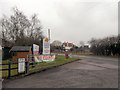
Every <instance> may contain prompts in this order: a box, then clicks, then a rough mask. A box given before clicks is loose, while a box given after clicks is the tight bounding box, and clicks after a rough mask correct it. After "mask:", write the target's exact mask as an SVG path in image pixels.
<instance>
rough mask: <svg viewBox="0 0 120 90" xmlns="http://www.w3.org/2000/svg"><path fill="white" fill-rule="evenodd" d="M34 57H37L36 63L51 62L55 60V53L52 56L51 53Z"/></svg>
mask: <svg viewBox="0 0 120 90" xmlns="http://www.w3.org/2000/svg"><path fill="white" fill-rule="evenodd" d="M34 58H35V62H36V63H39V62H51V61H54V60H55V55H52V56H51V55H46V56H43V55H39V56H38V55H35V56H34Z"/></svg>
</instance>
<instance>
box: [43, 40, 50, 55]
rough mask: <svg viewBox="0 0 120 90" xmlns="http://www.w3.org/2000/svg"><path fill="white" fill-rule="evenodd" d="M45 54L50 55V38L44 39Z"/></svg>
mask: <svg viewBox="0 0 120 90" xmlns="http://www.w3.org/2000/svg"><path fill="white" fill-rule="evenodd" d="M43 54H50V40H49V39H48V38H44V39H43Z"/></svg>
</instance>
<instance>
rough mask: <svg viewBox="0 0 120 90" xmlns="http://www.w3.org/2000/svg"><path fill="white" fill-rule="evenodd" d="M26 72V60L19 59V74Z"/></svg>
mask: <svg viewBox="0 0 120 90" xmlns="http://www.w3.org/2000/svg"><path fill="white" fill-rule="evenodd" d="M24 71H25V58H19V59H18V72H24Z"/></svg>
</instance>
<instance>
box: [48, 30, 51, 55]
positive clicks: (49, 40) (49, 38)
mask: <svg viewBox="0 0 120 90" xmlns="http://www.w3.org/2000/svg"><path fill="white" fill-rule="evenodd" d="M48 39H49V43H50V29H48ZM50 54H51V51H50Z"/></svg>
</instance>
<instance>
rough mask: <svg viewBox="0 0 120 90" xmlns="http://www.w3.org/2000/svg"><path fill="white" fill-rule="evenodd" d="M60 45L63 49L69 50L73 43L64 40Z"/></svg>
mask: <svg viewBox="0 0 120 90" xmlns="http://www.w3.org/2000/svg"><path fill="white" fill-rule="evenodd" d="M62 47H63V50H64V51H69V50H70V49H71V48H72V47H73V44H72V43H68V42H66V43H63V45H62Z"/></svg>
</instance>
